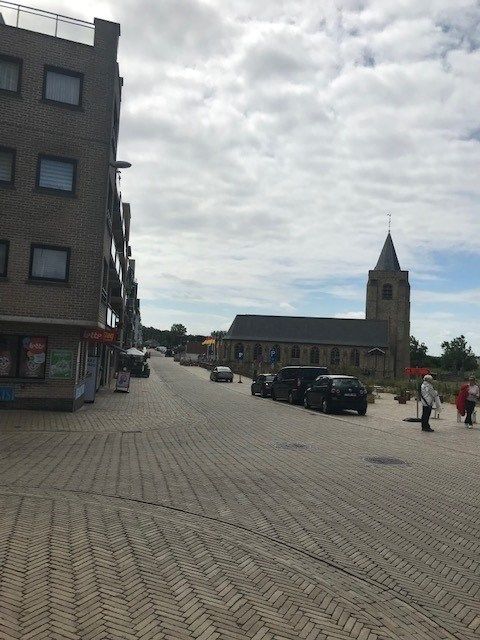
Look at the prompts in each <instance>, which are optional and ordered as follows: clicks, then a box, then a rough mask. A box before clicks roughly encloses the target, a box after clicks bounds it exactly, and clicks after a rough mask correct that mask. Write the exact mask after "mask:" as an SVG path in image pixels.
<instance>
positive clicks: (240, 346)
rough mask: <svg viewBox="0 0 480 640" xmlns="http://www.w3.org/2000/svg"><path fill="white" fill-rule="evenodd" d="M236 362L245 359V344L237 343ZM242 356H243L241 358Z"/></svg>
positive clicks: (235, 350)
mask: <svg viewBox="0 0 480 640" xmlns="http://www.w3.org/2000/svg"><path fill="white" fill-rule="evenodd" d="M234 352H235V360H240V358H243V354H244V353H245V349H244V348H243V344H242V343H241V342H237V344H236V345H235V349H234ZM240 354H242V355H241V356H240Z"/></svg>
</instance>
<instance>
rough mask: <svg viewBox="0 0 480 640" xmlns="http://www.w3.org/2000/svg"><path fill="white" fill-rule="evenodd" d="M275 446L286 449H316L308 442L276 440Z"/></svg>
mask: <svg viewBox="0 0 480 640" xmlns="http://www.w3.org/2000/svg"><path fill="white" fill-rule="evenodd" d="M273 446H274V447H275V449H282V450H285V451H314V447H313V446H312V445H311V444H307V443H306V442H274V443H273Z"/></svg>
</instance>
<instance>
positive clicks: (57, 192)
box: [35, 153, 78, 197]
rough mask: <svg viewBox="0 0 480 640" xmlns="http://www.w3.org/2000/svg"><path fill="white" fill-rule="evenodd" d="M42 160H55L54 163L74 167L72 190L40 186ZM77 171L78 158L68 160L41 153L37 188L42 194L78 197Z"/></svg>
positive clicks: (38, 161) (36, 182) (38, 164)
mask: <svg viewBox="0 0 480 640" xmlns="http://www.w3.org/2000/svg"><path fill="white" fill-rule="evenodd" d="M42 160H53V161H54V162H64V163H66V164H71V165H72V166H73V178H72V190H71V191H67V190H65V189H55V188H54V187H42V186H41V185H40V168H41V166H42ZM77 171H78V160H77V159H76V158H67V157H65V156H54V155H51V154H49V153H39V154H38V159H37V175H36V180H35V188H36V189H37V191H40V192H41V193H50V194H52V195H64V196H67V197H72V196H75V195H76V191H77Z"/></svg>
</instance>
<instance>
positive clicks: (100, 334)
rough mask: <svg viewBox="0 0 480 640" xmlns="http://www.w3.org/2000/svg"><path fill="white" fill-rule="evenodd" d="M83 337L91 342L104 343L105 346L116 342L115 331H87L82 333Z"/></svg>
mask: <svg viewBox="0 0 480 640" xmlns="http://www.w3.org/2000/svg"><path fill="white" fill-rule="evenodd" d="M83 337H84V338H85V340H90V341H91V342H105V343H107V344H108V343H112V342H116V341H117V340H118V336H117V332H116V331H115V329H88V331H85V332H84V334H83Z"/></svg>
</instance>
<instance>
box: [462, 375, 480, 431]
mask: <svg viewBox="0 0 480 640" xmlns="http://www.w3.org/2000/svg"><path fill="white" fill-rule="evenodd" d="M479 398H480V389H479V387H478V384H477V381H476V380H475V376H470V378H469V379H468V387H467V397H466V400H465V413H466V414H467V415H466V417H465V426H466V428H467V429H472V427H473V421H472V414H473V412H474V411H475V405H476V404H477V401H478V399H479Z"/></svg>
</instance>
